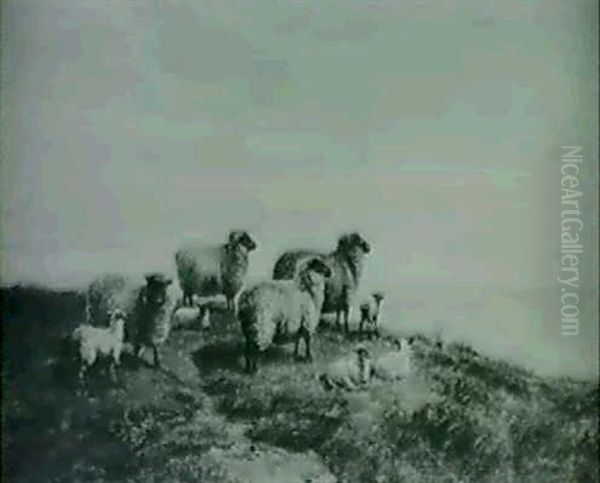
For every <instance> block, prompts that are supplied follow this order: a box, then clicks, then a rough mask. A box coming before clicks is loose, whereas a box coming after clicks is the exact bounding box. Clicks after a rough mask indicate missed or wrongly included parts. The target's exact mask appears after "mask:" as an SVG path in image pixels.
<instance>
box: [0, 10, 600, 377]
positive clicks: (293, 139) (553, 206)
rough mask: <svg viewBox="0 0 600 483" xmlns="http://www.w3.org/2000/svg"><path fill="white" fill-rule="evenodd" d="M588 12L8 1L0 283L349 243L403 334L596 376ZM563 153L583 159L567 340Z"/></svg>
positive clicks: (592, 62) (257, 266) (263, 261)
mask: <svg viewBox="0 0 600 483" xmlns="http://www.w3.org/2000/svg"><path fill="white" fill-rule="evenodd" d="M597 19H598V4H597V2H594V1H592V0H589V1H588V0H579V1H577V0H571V1H567V0H565V1H553V0H539V1H511V0H504V1H475V0H472V1H441V0H439V1H422V2H411V1H404V2H400V1H398V2H375V1H371V2H351V1H348V2H336V3H333V2H324V1H322V2H309V1H302V2H275V1H258V0H255V1H247V2H234V1H226V2H208V1H196V2H192V1H185V2H184V1H170V2H167V1H162V2H158V1H157V2H133V1H126V0H121V1H113V2H110V1H99V0H97V1H69V2H67V1H54V0H48V1H41V0H38V1H28V0H21V1H14V0H12V1H11V0H8V1H5V2H3V11H2V60H1V81H2V82H1V85H2V89H1V92H0V96H1V103H2V110H1V114H0V146H1V160H0V210H1V212H0V237H1V238H0V248H1V252H0V255H1V257H0V275H1V280H2V283H3V284H4V285H8V284H12V283H17V282H35V283H41V284H45V285H50V286H56V287H66V286H82V285H83V284H85V283H86V282H87V281H88V280H89V279H90V278H91V277H93V276H94V275H95V274H98V273H101V272H107V271H126V272H130V273H139V274H141V273H143V272H145V271H150V270H165V271H170V272H173V253H174V250H175V248H176V247H177V245H178V244H180V243H182V242H184V241H186V240H188V239H190V238H199V239H203V240H207V241H210V242H214V243H216V242H220V241H222V240H224V239H225V237H226V234H227V233H228V231H229V230H230V229H232V228H238V227H239V228H245V229H247V230H248V231H249V232H250V233H251V234H252V235H253V236H254V238H256V241H257V242H258V244H259V249H258V250H257V251H256V253H254V254H253V258H252V266H251V274H250V277H251V278H252V279H253V280H254V279H256V280H257V279H260V278H265V277H269V275H270V272H271V268H272V266H273V263H274V261H275V259H276V257H277V256H278V255H279V254H280V253H281V252H282V251H283V250H285V249H288V248H297V247H305V246H306V247H312V248H319V249H323V250H329V249H332V248H333V246H334V245H335V240H336V238H337V236H338V235H339V234H340V233H343V232H347V231H350V230H358V231H360V232H361V233H362V234H363V235H364V237H365V238H366V239H367V240H369V241H370V242H371V243H372V245H373V247H374V249H373V252H372V253H371V254H370V255H369V257H368V260H367V266H366V272H365V276H364V279H363V283H362V286H363V289H364V291H365V292H368V291H369V290H371V289H384V290H386V292H388V293H389V294H390V297H389V302H388V303H389V307H388V309H389V312H390V313H393V314H402V315H401V316H400V315H396V316H395V317H396V319H399V320H396V319H394V321H393V322H392V323H393V324H396V325H397V326H402V327H408V326H410V327H412V328H422V329H423V330H441V331H443V332H444V333H446V334H448V335H449V336H456V337H461V338H468V339H469V340H472V341H473V342H474V343H476V344H480V345H481V344H487V346H488V347H487V348H488V350H489V351H496V352H497V353H499V354H501V355H506V356H508V357H513V358H517V359H518V360H519V361H520V362H523V363H526V364H530V365H532V366H534V367H535V368H536V369H539V370H542V371H549V372H551V373H563V372H564V373H568V374H578V375H581V374H589V373H590V371H596V373H597V357H598V335H597V334H598V327H597V316H598V310H597V307H598V303H597V271H594V268H593V267H596V266H597V261H598V260H597V255H596V254H595V253H594V250H596V249H597V237H596V235H595V234H594V233H595V231H596V230H597V206H598V203H597V194H596V191H597V188H598V175H597V173H598V164H597V163H598V144H597V143H598V139H597V138H598V110H597V106H598V62H597V58H598V47H597V45H598V37H597V35H598V20H597ZM561 145H581V146H582V148H583V153H584V162H583V163H582V171H581V176H580V181H581V184H580V187H581V189H582V191H583V192H584V194H585V196H584V197H583V199H582V202H581V203H582V207H583V210H584V214H583V215H582V216H583V217H584V221H585V223H584V224H585V226H584V231H583V237H584V244H585V246H586V250H585V253H584V254H583V256H582V264H581V265H582V272H581V276H582V286H583V287H586V289H585V290H586V292H585V295H582V298H583V300H582V302H581V307H580V309H581V311H582V314H583V316H582V319H584V320H582V322H581V324H582V326H581V334H580V336H577V337H574V338H568V339H569V340H565V339H566V338H565V337H561V336H560V334H559V332H560V326H559V324H560V322H559V319H560V316H559V313H560V307H559V302H558V299H559V297H560V295H559V290H560V288H559V286H558V284H557V282H556V275H557V273H558V270H559V268H560V256H559V250H560V237H559V233H560V228H559V222H560V210H561V208H560V194H561V193H560V156H561ZM594 214H595V216H594ZM594 319H596V320H594ZM490 340H492V341H494V342H493V343H490V342H489V341H490ZM556 354H560V357H557V356H556Z"/></svg>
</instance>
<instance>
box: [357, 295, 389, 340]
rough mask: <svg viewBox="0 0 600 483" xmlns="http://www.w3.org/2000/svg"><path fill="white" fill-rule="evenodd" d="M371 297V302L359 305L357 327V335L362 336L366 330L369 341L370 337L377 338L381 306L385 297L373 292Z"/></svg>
mask: <svg viewBox="0 0 600 483" xmlns="http://www.w3.org/2000/svg"><path fill="white" fill-rule="evenodd" d="M371 297H372V300H370V301H368V302H365V303H363V304H361V305H360V324H359V326H358V333H359V335H362V334H363V331H365V329H366V333H367V334H368V336H369V339H370V338H371V336H372V335H376V336H377V337H379V321H380V318H381V317H380V316H381V304H382V303H383V299H384V298H385V296H384V294H383V293H381V292H374V293H373V294H372V295H371Z"/></svg>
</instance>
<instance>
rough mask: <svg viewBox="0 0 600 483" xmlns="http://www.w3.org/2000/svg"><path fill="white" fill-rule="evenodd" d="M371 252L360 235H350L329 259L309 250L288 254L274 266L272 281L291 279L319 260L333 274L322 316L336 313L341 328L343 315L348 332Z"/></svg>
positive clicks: (328, 282) (342, 239)
mask: <svg viewBox="0 0 600 483" xmlns="http://www.w3.org/2000/svg"><path fill="white" fill-rule="evenodd" d="M370 250H371V247H370V245H369V244H368V243H367V242H366V241H365V240H364V239H363V238H362V237H361V236H360V235H359V234H358V233H351V234H349V235H344V236H342V237H340V239H339V240H338V245H337V248H336V249H335V251H334V252H332V253H330V254H328V255H325V254H322V253H318V252H314V251H308V250H295V251H288V252H286V253H284V254H283V255H282V256H281V257H279V259H278V260H277V262H276V263H275V267H274V269H273V279H275V280H285V279H290V278H292V277H293V276H294V274H295V273H297V271H298V270H299V269H300V268H301V267H302V265H303V264H304V263H306V261H307V260H308V259H310V258H314V257H315V256H317V257H320V258H321V260H323V261H324V262H325V263H326V264H327V265H328V266H329V267H330V268H331V270H332V275H331V277H330V278H329V279H327V281H326V283H325V298H324V301H323V306H322V308H321V312H322V313H324V314H328V313H335V314H336V325H337V326H338V327H339V326H340V316H341V315H342V314H343V316H344V327H345V330H346V332H348V331H349V326H348V321H349V318H350V310H351V306H352V302H353V300H354V298H355V296H356V292H357V290H358V287H359V284H360V278H361V275H362V271H363V264H364V257H365V255H366V254H367V253H369V252H370Z"/></svg>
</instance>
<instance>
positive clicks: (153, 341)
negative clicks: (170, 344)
mask: <svg viewBox="0 0 600 483" xmlns="http://www.w3.org/2000/svg"><path fill="white" fill-rule="evenodd" d="M171 283H172V280H171V279H170V278H168V277H165V276H164V275H162V274H160V273H154V274H150V275H147V276H146V285H145V286H144V287H142V289H141V290H140V293H139V296H138V300H137V303H136V307H135V319H134V334H133V338H132V340H133V347H134V353H135V355H136V356H137V357H141V354H142V351H143V350H144V348H145V347H150V348H152V352H153V356H154V366H155V367H159V366H160V357H159V352H158V348H159V347H160V346H161V345H163V344H164V343H165V342H166V341H167V338H168V337H169V332H170V330H171V317H172V315H173V309H174V307H175V301H174V300H173V298H172V297H171V296H170V294H169V293H168V287H169V285H171Z"/></svg>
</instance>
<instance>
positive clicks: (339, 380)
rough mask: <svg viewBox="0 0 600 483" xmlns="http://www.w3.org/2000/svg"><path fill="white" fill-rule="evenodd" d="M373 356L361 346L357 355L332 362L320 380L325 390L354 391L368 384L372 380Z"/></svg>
mask: <svg viewBox="0 0 600 483" xmlns="http://www.w3.org/2000/svg"><path fill="white" fill-rule="evenodd" d="M371 372H372V369H371V354H370V353H369V351H368V350H367V349H366V348H365V347H363V346H362V345H359V346H358V347H357V348H356V351H355V353H353V354H352V355H349V356H345V357H342V358H340V359H338V360H337V361H335V362H332V363H331V364H329V366H328V367H327V369H326V371H325V372H323V373H321V374H319V376H318V379H319V381H321V383H322V384H323V386H324V387H325V389H328V390H330V389H336V388H338V389H345V390H348V391H352V390H355V389H358V388H359V387H360V386H364V385H365V384H368V382H369V380H370V378H371Z"/></svg>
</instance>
